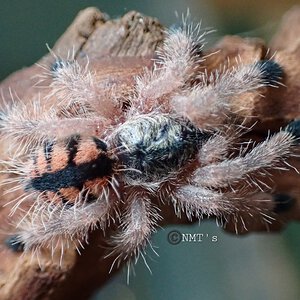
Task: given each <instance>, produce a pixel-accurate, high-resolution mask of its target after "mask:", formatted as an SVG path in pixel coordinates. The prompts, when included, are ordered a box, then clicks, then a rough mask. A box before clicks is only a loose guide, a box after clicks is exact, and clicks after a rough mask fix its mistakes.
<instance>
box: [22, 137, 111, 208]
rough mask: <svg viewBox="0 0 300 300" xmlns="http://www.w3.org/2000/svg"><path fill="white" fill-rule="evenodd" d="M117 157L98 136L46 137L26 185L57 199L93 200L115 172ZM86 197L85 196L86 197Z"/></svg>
mask: <svg viewBox="0 0 300 300" xmlns="http://www.w3.org/2000/svg"><path fill="white" fill-rule="evenodd" d="M114 162H115V158H114V157H113V155H111V154H109V153H108V152H107V146H106V144H105V143H104V142H103V141H101V140H99V139H97V138H95V137H81V136H80V135H74V136H71V137H69V138H68V139H67V140H65V141H63V142H57V143H56V142H54V141H46V142H45V143H44V145H43V147H41V148H40V149H39V150H38V151H37V153H36V154H35V156H34V157H33V161H32V166H31V172H30V178H29V180H28V182H27V185H26V189H27V190H34V191H37V192H39V193H42V194H43V198H45V200H47V199H52V202H53V198H54V199H55V201H54V202H60V201H61V202H62V203H69V204H73V203H74V202H75V201H77V200H80V199H82V200H93V199H95V198H97V196H99V193H100V191H101V187H103V186H105V185H107V183H108V178H109V177H110V176H111V175H112V172H113V164H114ZM83 198H85V199H83Z"/></svg>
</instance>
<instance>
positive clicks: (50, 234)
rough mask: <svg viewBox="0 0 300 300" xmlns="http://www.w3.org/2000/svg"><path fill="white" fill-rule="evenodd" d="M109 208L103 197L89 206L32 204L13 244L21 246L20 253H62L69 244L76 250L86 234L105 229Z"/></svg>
mask: <svg viewBox="0 0 300 300" xmlns="http://www.w3.org/2000/svg"><path fill="white" fill-rule="evenodd" d="M112 205H113V204H112V201H111V199H106V196H105V195H104V194H103V195H101V196H100V197H99V198H98V199H97V200H95V202H93V203H80V204H79V203H77V204H75V205H74V206H71V207H70V206H69V205H67V204H66V205H64V206H59V207H58V206H56V205H52V204H51V203H45V202H44V203H43V202H41V203H40V204H37V203H35V204H34V206H35V207H34V210H33V211H32V212H31V213H30V214H29V215H28V216H26V217H25V218H23V219H22V220H21V221H20V222H19V224H18V225H17V234H16V235H15V236H14V238H13V239H14V243H16V244H20V245H23V248H24V251H30V250H37V249H39V248H40V247H47V248H50V249H51V251H52V254H53V253H54V252H55V250H56V248H57V247H58V248H59V249H60V250H61V251H63V248H64V246H65V245H69V244H74V245H75V247H76V248H77V247H78V245H80V246H82V243H81V242H82V241H85V240H86V239H87V236H88V233H89V231H90V230H93V229H96V228H98V227H100V228H102V229H104V228H105V225H106V222H107V220H108V219H109V217H110V214H111V208H112ZM77 249H78V248H77ZM78 251H79V250H78ZM61 254H62V255H63V253H61Z"/></svg>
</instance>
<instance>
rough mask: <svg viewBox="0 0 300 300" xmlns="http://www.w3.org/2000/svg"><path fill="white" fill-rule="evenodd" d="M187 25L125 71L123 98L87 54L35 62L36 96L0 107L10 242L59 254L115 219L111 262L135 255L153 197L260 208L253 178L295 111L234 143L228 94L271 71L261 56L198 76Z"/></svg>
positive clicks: (278, 154)
mask: <svg viewBox="0 0 300 300" xmlns="http://www.w3.org/2000/svg"><path fill="white" fill-rule="evenodd" d="M198 29H199V28H198V27H197V26H196V28H194V29H191V27H189V26H183V28H180V29H176V30H170V31H169V32H168V33H167V34H166V38H165V41H164V43H163V45H162V47H161V48H160V50H158V51H157V59H156V61H155V62H154V66H153V68H152V69H151V70H145V71H144V72H143V74H141V75H140V76H138V77H135V78H134V85H133V86H132V93H131V95H130V96H129V97H128V98H127V99H126V101H125V102H126V105H124V103H125V102H122V103H120V102H118V97H116V95H115V89H114V86H111V85H106V84H105V83H102V82H98V81H97V79H96V74H95V73H93V72H91V71H89V65H88V63H86V65H82V64H80V63H79V62H78V61H76V60H74V59H72V58H71V59H65V60H63V59H61V58H59V57H55V62H54V63H53V64H52V66H51V67H50V68H48V72H46V73H47V74H46V76H48V77H49V74H50V75H51V78H52V81H51V84H50V91H49V94H48V95H47V96H46V97H43V98H41V99H33V100H32V101H30V102H29V103H28V102H27V103H26V105H25V104H23V103H22V102H21V101H18V102H16V101H13V102H12V103H10V104H7V105H6V106H7V107H6V108H5V109H4V110H3V113H2V115H1V121H0V126H1V133H2V137H1V138H2V141H4V140H5V141H6V143H7V142H9V144H10V145H11V149H8V153H13V155H11V157H10V158H9V159H8V160H6V161H2V164H3V165H4V166H6V168H5V170H4V172H5V173H12V174H16V175H17V176H11V177H12V178H10V179H9V180H8V181H7V183H8V184H13V186H12V187H11V188H10V189H8V192H16V191H19V192H20V196H19V197H17V198H16V199H14V200H13V201H11V202H10V203H9V204H10V205H12V209H11V214H14V213H16V212H17V211H18V212H19V215H20V219H19V220H18V224H17V225H16V227H17V234H16V236H14V237H13V241H14V243H19V244H22V245H23V248H24V250H25V251H26V250H27V251H29V250H30V251H34V252H38V251H39V249H40V248H41V247H42V248H43V247H49V248H50V249H51V250H52V252H55V251H56V250H57V251H61V254H63V251H64V248H66V247H71V245H74V246H75V247H78V246H81V245H82V242H83V241H85V240H86V239H87V236H88V233H89V231H90V230H91V229H95V228H98V227H100V228H102V229H103V230H104V229H105V228H106V226H109V224H110V222H116V223H117V224H119V229H120V232H119V233H116V234H115V235H114V236H113V237H112V238H111V244H112V250H111V253H110V255H114V256H116V257H117V261H118V262H121V261H124V260H126V261H130V259H131V258H135V257H138V256H139V255H142V256H143V253H144V250H145V246H146V245H147V244H148V243H150V242H149V239H150V236H151V234H152V233H153V232H154V231H155V228H156V226H157V223H158V222H159V220H160V219H161V217H160V214H159V206H160V205H162V204H165V203H167V204H172V205H173V206H174V210H175V212H176V214H177V215H178V216H179V217H180V216H181V214H185V215H186V216H187V217H188V218H189V219H192V218H197V219H201V218H203V217H204V216H216V217H219V218H223V219H224V218H225V219H226V217H227V216H231V215H233V216H236V215H238V214H239V213H240V212H246V213H249V215H255V216H258V215H260V216H261V218H262V219H264V218H267V213H268V208H266V205H265V202H264V201H258V200H257V199H256V198H255V193H254V192H253V189H255V190H258V188H257V186H258V185H259V184H258V183H259V181H256V180H255V178H256V175H261V174H268V173H266V172H267V171H266V169H267V168H279V169H281V168H283V166H284V164H285V163H286V161H285V160H286V158H287V157H289V156H291V155H293V153H294V149H293V147H294V146H295V145H296V144H297V139H298V136H299V132H300V131H299V121H294V122H292V123H290V124H289V125H288V126H287V127H286V128H284V129H282V130H281V131H279V132H277V133H275V134H274V135H272V136H269V137H268V138H267V139H266V140H265V141H263V142H261V143H259V144H257V145H253V147H252V148H251V147H250V148H251V149H250V148H249V145H247V146H243V145H241V146H240V148H238V149H237V147H236V146H235V142H236V141H238V139H239V137H240V136H241V134H242V133H243V127H244V126H243V121H242V120H240V119H239V118H238V117H237V116H236V114H235V113H234V112H233V111H232V109H231V101H232V99H233V98H235V97H239V96H240V95H242V94H245V93H249V92H252V91H255V90H257V89H259V88H261V87H265V86H269V87H272V86H276V85H278V83H279V81H280V79H281V76H282V74H283V70H282V68H281V67H280V66H279V65H278V64H277V63H276V62H274V61H273V60H263V61H257V62H255V63H253V64H251V65H244V64H242V63H240V64H239V65H238V67H236V68H234V69H230V70H228V71H223V72H219V73H218V72H216V73H214V74H212V75H210V76H208V75H207V74H206V73H205V72H204V73H203V72H200V71H199V65H201V64H203V62H204V60H205V58H204V57H203V55H202V51H201V50H202V47H203V44H204V40H203V37H204V34H199V32H198ZM54 56H55V55H54ZM15 145H19V146H18V147H17V150H15V149H14V148H13V147H15ZM286 164H287V163H286ZM249 186H250V187H251V189H249V188H247V187H249ZM250 190H251V191H250ZM253 195H254V196H253Z"/></svg>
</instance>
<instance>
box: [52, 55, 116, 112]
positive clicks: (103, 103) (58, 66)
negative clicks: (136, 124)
mask: <svg viewBox="0 0 300 300" xmlns="http://www.w3.org/2000/svg"><path fill="white" fill-rule="evenodd" d="M88 67H89V63H88V62H87V63H86V65H85V66H81V65H80V64H79V63H78V61H76V60H72V61H66V62H65V61H61V60H60V61H57V62H56V63H55V64H54V67H53V66H52V75H53V81H52V83H51V84H50V88H51V89H52V91H51V92H50V94H49V95H48V96H47V97H46V100H47V101H54V102H55V103H54V104H56V105H57V104H59V105H64V106H65V107H68V106H72V105H75V106H77V107H78V108H77V110H79V109H80V108H81V109H82V110H90V109H92V110H93V111H95V112H97V115H99V116H102V117H105V118H112V117H114V116H115V115H116V114H121V106H120V105H119V103H117V102H116V101H115V100H116V99H115V97H114V87H113V86H112V85H110V84H108V83H107V82H104V83H102V84H101V83H98V82H96V80H95V78H96V75H95V74H94V73H92V72H91V71H89V68H88ZM57 102H58V103H57Z"/></svg>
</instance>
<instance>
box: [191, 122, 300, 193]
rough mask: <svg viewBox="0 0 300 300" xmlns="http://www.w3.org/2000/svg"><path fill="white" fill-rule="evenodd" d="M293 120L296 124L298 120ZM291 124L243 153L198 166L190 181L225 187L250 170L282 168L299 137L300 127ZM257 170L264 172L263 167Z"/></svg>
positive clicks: (197, 183)
mask: <svg viewBox="0 0 300 300" xmlns="http://www.w3.org/2000/svg"><path fill="white" fill-rule="evenodd" d="M296 122H297V124H298V127H299V123H300V120H299V121H296ZM293 128H294V127H289V126H287V127H286V128H285V130H282V131H280V132H278V133H276V134H274V135H273V136H271V137H269V138H268V139H267V140H265V141H264V142H262V143H260V144H258V145H257V146H256V147H254V148H253V149H252V150H251V151H249V152H248V153H246V154H245V155H244V156H239V157H237V158H233V159H228V160H224V161H222V162H220V163H215V164H210V165H207V166H204V167H203V168H199V169H198V170H197V171H195V173H194V174H193V176H192V178H191V180H192V182H193V183H194V184H196V185H200V186H206V187H214V188H219V187H227V186H229V185H230V184H232V183H235V182H237V181H239V180H241V179H242V178H245V177H246V178H247V176H248V175H249V174H250V173H251V172H254V171H257V170H258V171H260V169H264V168H268V167H272V168H278V169H280V168H282V167H280V165H282V164H284V163H286V162H285V159H286V158H287V157H289V156H292V155H293V154H292V153H293V151H292V148H293V147H294V146H295V144H296V142H297V139H298V138H299V130H298V132H295V131H294V130H293ZM295 134H297V135H295ZM244 150H246V149H243V148H241V152H243V151H244ZM286 164H287V163H286ZM287 165H288V164H287ZM288 166H289V165H288ZM260 172H261V173H262V174H263V170H261V171H260Z"/></svg>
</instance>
